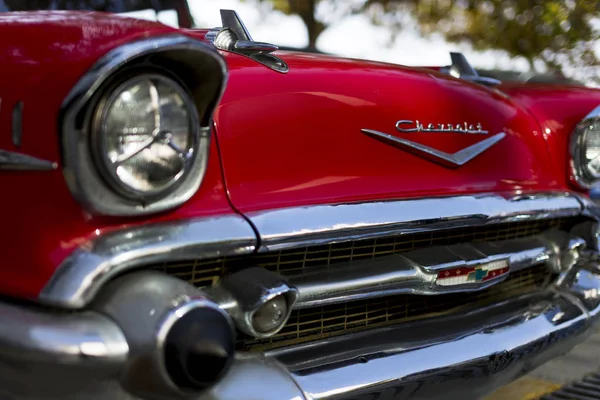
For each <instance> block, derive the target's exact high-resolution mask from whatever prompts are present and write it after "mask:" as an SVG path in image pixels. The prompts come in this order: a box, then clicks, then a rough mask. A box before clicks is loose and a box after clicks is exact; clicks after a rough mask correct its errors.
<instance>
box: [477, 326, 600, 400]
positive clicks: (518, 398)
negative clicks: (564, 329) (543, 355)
mask: <svg viewBox="0 0 600 400" xmlns="http://www.w3.org/2000/svg"><path fill="white" fill-rule="evenodd" d="M598 370H600V328H597V329H596V331H595V332H594V333H593V334H592V335H591V336H590V337H589V338H588V339H587V340H586V341H584V342H583V343H581V344H579V345H578V346H576V347H575V348H574V349H573V350H571V351H570V352H569V353H567V354H565V355H564V356H562V357H559V358H557V359H555V360H552V361H550V362H548V363H547V364H544V365H542V366H541V367H539V368H538V369H536V370H535V371H533V372H532V373H530V374H529V375H527V376H524V377H523V378H521V379H519V380H517V381H515V382H513V383H512V384H510V385H508V386H506V387H504V388H502V389H500V390H498V391H496V392H495V393H493V394H492V395H490V396H488V397H486V398H485V399H483V400H534V399H538V398H539V397H540V396H541V395H543V394H545V393H549V392H552V391H553V390H556V389H557V388H559V387H560V386H562V385H565V384H568V383H570V382H572V381H575V380H579V379H581V378H583V377H584V375H586V374H589V373H591V372H596V371H598Z"/></svg>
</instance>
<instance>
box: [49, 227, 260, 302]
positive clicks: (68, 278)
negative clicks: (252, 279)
mask: <svg viewBox="0 0 600 400" xmlns="http://www.w3.org/2000/svg"><path fill="white" fill-rule="evenodd" d="M255 248H256V235H255V233H254V231H253V229H252V227H251V226H250V225H249V224H248V222H247V221H246V220H245V219H244V218H243V217H241V216H239V215H230V216H223V217H216V218H198V219H191V220H185V221H181V222H170V223H161V224H153V225H141V226H138V227H134V228H129V229H124V230H121V231H116V232H112V233H107V234H103V235H101V236H99V237H97V238H95V239H93V240H91V241H90V243H89V244H87V245H84V246H82V247H80V248H78V249H77V250H75V252H74V253H73V254H72V255H71V256H70V257H69V258H67V259H66V260H65V261H64V262H63V263H62V264H61V265H60V266H59V267H58V269H57V271H56V273H55V274H54V276H53V277H52V278H51V279H50V281H49V282H48V283H47V284H46V286H45V287H44V288H43V289H42V291H41V293H40V295H39V297H38V300H39V301H40V302H41V303H44V304H49V305H54V306H60V307H65V308H72V309H76V308H82V307H84V306H86V305H87V304H88V303H89V302H90V301H91V300H92V299H93V298H94V296H95V294H96V293H97V292H98V290H99V289H100V288H101V287H102V286H103V285H104V284H105V283H106V282H108V281H109V280H110V279H112V278H113V277H115V276H116V275H118V274H120V273H122V272H124V271H128V270H132V269H135V268H137V267H141V266H148V265H150V264H153V263H160V262H164V261H175V260H184V259H191V258H196V259H199V258H216V257H222V256H227V255H240V254H247V253H251V252H253V251H254V250H255Z"/></svg>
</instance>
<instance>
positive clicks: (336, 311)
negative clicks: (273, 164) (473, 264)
mask: <svg viewBox="0 0 600 400" xmlns="http://www.w3.org/2000/svg"><path fill="white" fill-rule="evenodd" d="M573 223H575V220H574V219H573V218H555V219H546V220H530V221H520V222H512V223H505V224H496V225H487V226H480V227H469V228H459V229H450V230H444V231H436V232H427V233H415V234H406V235H401V236H393V237H386V238H380V239H366V240H355V241H348V242H343V243H335V244H329V245H322V246H310V247H302V248H297V249H290V250H282V251H276V252H271V253H259V254H253V255H246V256H235V257H223V258H219V259H212V260H189V261H184V262H168V263H164V264H162V265H156V266H153V268H155V269H158V270H161V271H164V272H166V273H168V274H170V275H173V276H177V277H179V278H180V279H184V280H186V281H188V282H190V283H192V284H194V285H196V286H198V287H203V286H209V285H212V284H214V283H216V282H218V280H219V279H220V278H221V277H222V276H226V275H228V274H231V273H234V272H236V271H239V270H241V269H243V268H247V267H252V266H259V267H263V268H266V269H268V270H270V271H274V272H278V273H280V274H281V275H284V276H290V275H298V274H301V273H302V271H303V270H304V269H305V268H310V267H316V266H323V267H325V266H327V265H332V264H335V263H340V262H347V261H354V260H364V259H372V258H375V257H380V256H386V255H390V254H395V253H401V252H404V251H408V250H412V249H418V248H425V247H430V246H436V245H451V244H457V243H465V242H473V241H497V240H506V239H516V238H522V237H528V236H532V235H536V234H539V233H542V232H543V231H545V230H548V229H551V228H558V229H563V230H568V229H569V228H570V226H572V225H573ZM548 276H549V274H548V271H547V269H546V268H545V267H544V266H538V267H535V268H531V269H528V270H525V271H519V272H517V273H513V274H511V275H510V276H509V278H507V280H505V281H504V282H502V283H500V284H498V285H495V286H493V287H492V288H489V289H487V290H484V291H481V292H476V293H467V294H465V293H461V294H456V295H454V294H453V295H437V296H416V295H401V296H391V297H386V298H382V299H375V300H367V301H358V302H351V303H346V304H342V305H333V306H325V307H315V308H309V309H305V310H299V311H294V312H293V313H292V316H291V317H290V320H289V321H288V323H287V324H286V326H285V327H284V328H283V329H282V331H281V332H280V333H279V334H277V335H276V336H275V337H273V338H271V339H269V340H265V341H257V340H254V339H253V338H250V337H246V336H243V335H240V337H239V340H238V348H240V349H245V350H265V349H270V348H275V347H280V346H285V345H289V344H293V343H298V342H302V341H308V340H316V339H320V338H324V337H328V336H331V335H337V334H341V333H345V332H351V331H356V330H361V329H371V328H372V327H376V326H381V325H386V324H392V323H398V322H402V321H409V320H414V319H418V318H426V317H431V316H434V315H438V314H440V313H441V314H443V313H448V312H451V311H455V310H457V309H459V308H461V307H463V306H466V307H471V306H473V307H474V306H481V305H483V304H489V303H493V302H497V301H500V300H502V299H504V298H507V297H510V296H514V295H516V294H521V293H526V292H530V291H533V290H536V289H538V288H540V287H542V286H543V285H544V283H545V282H546V281H547V278H548Z"/></svg>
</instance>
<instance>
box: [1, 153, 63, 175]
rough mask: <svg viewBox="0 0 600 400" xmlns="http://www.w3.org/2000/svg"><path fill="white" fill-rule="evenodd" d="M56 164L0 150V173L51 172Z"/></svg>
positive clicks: (56, 166)
mask: <svg viewBox="0 0 600 400" xmlns="http://www.w3.org/2000/svg"><path fill="white" fill-rule="evenodd" d="M56 168H58V164H57V163H55V162H52V161H48V160H42V159H41V158H37V157H33V156H28V155H27V154H22V153H16V152H14V151H7V150H0V171H52V170H55V169H56Z"/></svg>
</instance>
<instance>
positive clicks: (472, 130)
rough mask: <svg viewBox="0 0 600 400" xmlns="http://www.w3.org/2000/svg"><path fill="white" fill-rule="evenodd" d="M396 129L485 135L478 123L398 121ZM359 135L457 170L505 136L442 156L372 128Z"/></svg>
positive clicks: (485, 140) (500, 135) (426, 147)
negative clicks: (445, 123)
mask: <svg viewBox="0 0 600 400" xmlns="http://www.w3.org/2000/svg"><path fill="white" fill-rule="evenodd" d="M396 129H397V130H398V131H399V132H402V133H411V132H423V133H459V134H467V135H487V134H488V131H486V130H483V127H482V126H481V124H477V125H475V126H474V125H472V124H468V123H466V122H465V123H463V124H456V125H453V124H447V125H444V124H437V125H434V124H431V123H429V124H427V125H425V124H421V123H420V122H419V121H416V122H413V121H412V120H400V121H398V122H397V123H396ZM361 132H362V133H364V134H365V135H367V136H370V137H372V138H375V139H377V140H380V141H382V142H384V143H386V144H389V145H392V146H395V147H398V148H400V149H402V150H405V151H407V152H409V153H412V154H414V155H417V156H419V157H422V158H425V159H427V160H430V161H433V162H436V163H438V164H440V165H443V166H444V167H448V168H457V167H460V166H461V165H465V164H466V163H468V162H469V161H471V160H472V159H474V158H475V157H477V156H478V155H480V154H481V153H483V152H484V151H486V150H487V149H489V148H490V147H492V146H493V145H495V144H496V143H498V142H499V141H501V140H502V139H504V137H505V136H506V133H504V132H500V133H497V134H495V135H493V136H490V137H488V138H487V139H484V140H482V141H481V142H479V143H475V144H473V145H471V146H469V147H466V148H464V149H462V150H459V151H457V152H456V153H452V154H450V153H446V152H443V151H441V150H437V149H434V148H433V147H429V146H425V145H424V144H420V143H416V142H413V141H412V140H408V139H403V138H400V137H396V136H392V135H390V134H387V133H384V132H379V131H376V130H373V129H361Z"/></svg>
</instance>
